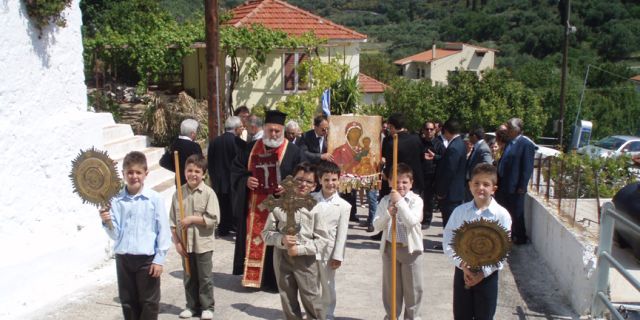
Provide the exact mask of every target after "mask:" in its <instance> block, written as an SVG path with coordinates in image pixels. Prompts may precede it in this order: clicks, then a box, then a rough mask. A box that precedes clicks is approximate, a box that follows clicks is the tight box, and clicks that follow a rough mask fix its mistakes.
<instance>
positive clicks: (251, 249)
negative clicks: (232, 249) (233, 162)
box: [242, 139, 289, 288]
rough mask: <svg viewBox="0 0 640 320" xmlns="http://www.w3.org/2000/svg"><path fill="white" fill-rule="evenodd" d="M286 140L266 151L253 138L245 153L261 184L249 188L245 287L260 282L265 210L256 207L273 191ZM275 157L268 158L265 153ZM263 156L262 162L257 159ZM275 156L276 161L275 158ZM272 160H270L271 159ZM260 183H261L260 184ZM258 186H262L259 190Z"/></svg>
mask: <svg viewBox="0 0 640 320" xmlns="http://www.w3.org/2000/svg"><path fill="white" fill-rule="evenodd" d="M288 143H289V141H288V140H287V139H284V142H283V143H282V144H281V145H280V146H279V147H278V148H276V149H271V150H267V149H266V148H265V146H264V144H263V142H262V139H260V140H258V141H256V143H255V144H254V145H253V148H252V149H251V153H250V154H249V171H251V174H252V176H253V177H256V178H258V180H259V182H260V184H261V186H260V187H258V189H256V190H253V191H252V190H249V193H248V195H249V197H248V198H249V214H248V216H247V239H246V241H247V252H246V254H245V259H244V273H243V276H242V285H243V286H245V287H252V288H260V285H261V284H262V268H263V266H264V254H265V251H266V245H265V243H264V240H263V239H262V235H261V233H262V230H263V229H264V225H265V223H266V222H267V217H268V215H269V210H260V209H258V206H259V205H260V203H262V201H264V200H265V199H266V198H267V197H268V196H269V194H270V193H273V190H274V188H273V184H274V182H275V184H276V187H277V183H279V182H280V177H279V170H278V168H279V167H280V163H281V161H282V157H284V153H285V150H286V149H287V145H288ZM270 154H272V155H275V156H277V157H269V156H268V155H270ZM259 159H263V161H261V160H259ZM276 159H277V160H276ZM274 160H275V161H276V163H275V164H274V163H272V162H273V161H274ZM262 184H264V186H262ZM261 188H262V189H261Z"/></svg>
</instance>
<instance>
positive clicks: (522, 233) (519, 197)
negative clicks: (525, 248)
mask: <svg viewBox="0 0 640 320" xmlns="http://www.w3.org/2000/svg"><path fill="white" fill-rule="evenodd" d="M524 195H525V194H524V193H506V194H504V193H503V194H499V197H498V198H497V200H498V203H499V204H500V205H501V206H503V207H504V208H505V209H507V211H509V215H511V221H512V223H511V239H512V240H513V242H514V243H516V244H522V243H526V242H527V229H526V227H525V225H524Z"/></svg>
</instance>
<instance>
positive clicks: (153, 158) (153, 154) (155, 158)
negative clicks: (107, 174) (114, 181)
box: [112, 147, 164, 172]
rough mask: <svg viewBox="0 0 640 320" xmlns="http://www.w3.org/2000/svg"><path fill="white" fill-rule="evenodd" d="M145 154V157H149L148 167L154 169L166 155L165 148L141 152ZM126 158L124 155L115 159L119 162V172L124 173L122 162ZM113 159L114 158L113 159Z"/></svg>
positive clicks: (153, 148) (147, 149) (154, 148)
mask: <svg viewBox="0 0 640 320" xmlns="http://www.w3.org/2000/svg"><path fill="white" fill-rule="evenodd" d="M140 151H141V152H142V153H144V155H145V157H147V166H149V167H152V166H154V165H156V164H158V163H159V162H160V158H162V155H163V154H164V148H158V147H148V148H144V149H142V150H140ZM124 156H125V155H122V156H121V157H119V158H115V159H114V161H116V162H118V165H117V166H116V167H117V168H118V172H119V171H122V161H123V160H124ZM112 159H113V158H112Z"/></svg>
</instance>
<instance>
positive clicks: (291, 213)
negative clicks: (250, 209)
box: [258, 176, 316, 235]
mask: <svg viewBox="0 0 640 320" xmlns="http://www.w3.org/2000/svg"><path fill="white" fill-rule="evenodd" d="M280 184H281V185H282V187H283V188H284V192H283V193H282V194H281V195H280V197H279V198H277V199H276V198H275V197H274V196H273V195H269V197H268V198H267V199H265V200H264V201H262V203H260V205H259V206H258V208H260V210H267V209H268V210H269V211H273V209H275V208H280V209H282V211H284V213H286V214H287V224H286V227H285V230H286V234H288V235H295V234H297V233H298V229H299V227H298V226H297V225H296V219H295V214H296V211H298V210H299V209H301V208H306V209H307V210H309V211H311V209H312V208H313V206H315V205H316V200H315V199H314V198H313V197H312V196H311V195H309V194H306V195H303V196H302V195H299V194H298V193H297V192H296V187H297V183H296V182H295V181H294V180H293V177H292V176H287V178H285V179H284V180H282V182H281V183H280Z"/></svg>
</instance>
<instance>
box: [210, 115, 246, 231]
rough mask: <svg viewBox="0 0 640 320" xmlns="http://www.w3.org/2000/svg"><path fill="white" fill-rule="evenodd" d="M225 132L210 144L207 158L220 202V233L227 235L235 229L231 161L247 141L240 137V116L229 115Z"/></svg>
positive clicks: (241, 126)
mask: <svg viewBox="0 0 640 320" xmlns="http://www.w3.org/2000/svg"><path fill="white" fill-rule="evenodd" d="M224 130H225V133H223V134H222V135H220V136H218V137H216V138H215V139H213V141H211V143H210V144H209V149H208V151H207V159H208V162H209V174H210V176H211V187H212V188H213V190H214V191H215V192H216V195H217V196H218V203H220V214H221V215H220V225H218V235H219V236H226V235H228V234H229V232H230V231H233V230H235V226H234V225H235V223H234V219H233V209H232V205H231V175H230V174H229V173H230V170H231V163H232V162H233V159H235V158H236V155H237V154H238V153H239V152H240V151H242V150H244V148H245V147H246V145H247V144H246V142H245V141H244V140H242V139H241V138H240V135H241V134H242V131H243V130H244V126H243V125H242V120H241V118H240V117H236V116H233V117H229V118H228V119H227V120H226V121H225V123H224Z"/></svg>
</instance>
